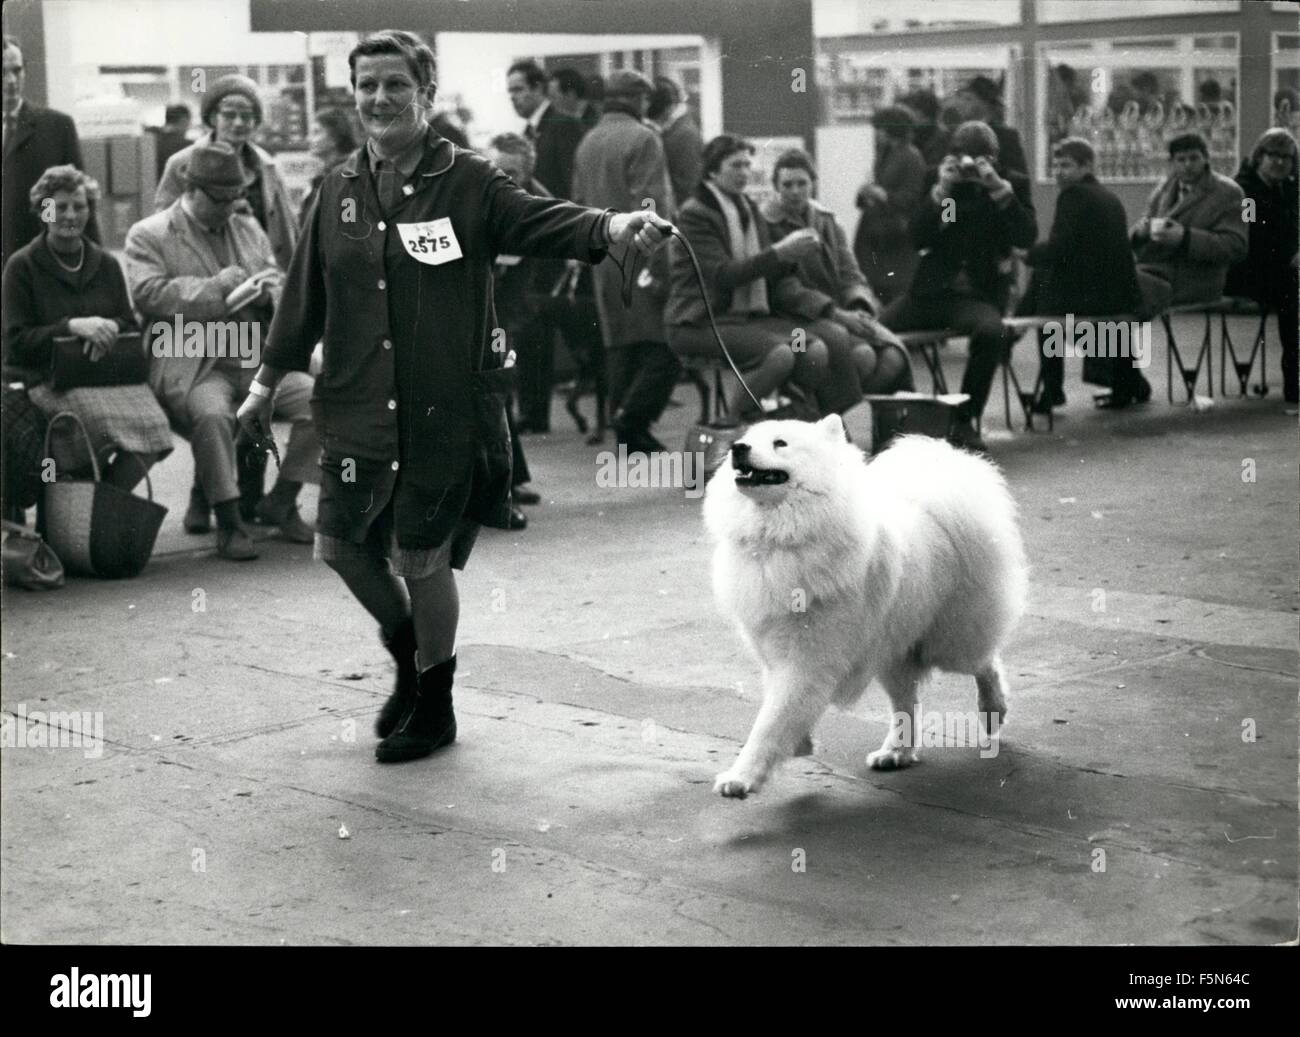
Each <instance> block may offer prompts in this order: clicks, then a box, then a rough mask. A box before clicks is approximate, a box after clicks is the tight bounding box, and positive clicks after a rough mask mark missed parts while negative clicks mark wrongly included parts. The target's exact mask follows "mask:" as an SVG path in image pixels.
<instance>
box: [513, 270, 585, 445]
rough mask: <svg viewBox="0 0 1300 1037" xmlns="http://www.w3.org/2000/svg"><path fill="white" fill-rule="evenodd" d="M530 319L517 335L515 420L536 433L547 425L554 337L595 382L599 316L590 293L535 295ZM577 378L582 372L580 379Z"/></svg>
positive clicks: (551, 389) (551, 391)
mask: <svg viewBox="0 0 1300 1037" xmlns="http://www.w3.org/2000/svg"><path fill="white" fill-rule="evenodd" d="M531 309H532V311H533V314H534V316H533V318H532V319H531V320H530V321H529V322H528V324H527V325H526V326H525V327H522V328H520V329H519V330H518V332H517V333H516V336H517V337H516V341H517V342H519V344H520V347H521V348H520V349H519V358H518V368H519V375H518V384H519V420H520V423H521V424H523V425H524V426H526V427H528V428H532V429H536V430H538V431H547V430H549V429H550V427H551V396H552V394H553V393H554V389H555V333H556V332H557V331H558V332H559V333H560V334H561V335H562V336H563V337H564V344H565V345H566V346H567V347H568V349H569V353H570V354H571V355H572V356H573V359H574V362H575V363H576V364H577V365H578V368H579V370H580V372H581V373H582V374H588V375H589V376H591V377H592V379H593V381H596V380H598V378H599V371H600V368H599V362H600V359H601V356H600V354H601V351H602V350H603V348H604V346H603V344H602V342H601V337H600V318H599V317H598V316H597V314H596V304H595V302H594V301H593V299H592V297H591V295H590V294H589V293H588V294H583V293H581V292H580V293H579V294H578V295H577V297H576V298H574V299H570V298H569V297H568V296H567V295H559V296H552V295H540V294H538V295H534V296H533V297H532V306H531ZM579 377H581V374H580V375H579Z"/></svg>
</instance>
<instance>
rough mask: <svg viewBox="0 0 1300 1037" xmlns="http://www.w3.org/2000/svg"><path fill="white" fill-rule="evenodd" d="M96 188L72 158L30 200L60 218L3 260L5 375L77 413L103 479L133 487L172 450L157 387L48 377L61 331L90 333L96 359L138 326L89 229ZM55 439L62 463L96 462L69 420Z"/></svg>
mask: <svg viewBox="0 0 1300 1037" xmlns="http://www.w3.org/2000/svg"><path fill="white" fill-rule="evenodd" d="M98 195H99V186H98V185H97V184H96V183H95V181H94V180H92V179H91V178H90V177H88V176H87V175H86V174H85V173H83V172H81V171H80V170H79V169H77V168H75V167H74V166H52V167H51V168H49V169H47V170H46V171H45V172H44V174H42V176H41V178H40V179H39V180H38V181H37V182H36V184H35V185H34V186H33V187H32V190H31V203H32V208H33V209H34V210H35V211H36V212H37V213H43V212H44V213H48V214H49V215H51V216H52V217H53V219H52V220H50V221H49V222H47V223H44V224H43V226H44V227H45V232H44V233H43V234H41V235H40V236H39V237H36V238H34V239H33V240H32V241H31V242H29V243H28V244H27V245H25V246H23V247H22V248H20V249H19V250H18V251H17V252H15V253H14V254H13V255H12V256H10V257H9V262H8V264H6V266H5V269H4V291H3V296H4V307H3V310H4V368H5V378H6V381H9V380H12V379H20V380H22V381H23V382H24V383H25V384H26V385H27V387H28V395H29V397H30V399H31V401H32V402H33V403H34V404H36V406H37V407H39V408H40V409H41V410H42V411H44V412H45V414H46V416H47V417H53V416H54V415H55V414H57V413H59V412H60V411H71V412H72V413H74V414H76V415H77V417H78V418H80V419H81V423H82V425H84V426H85V429H86V433H87V435H89V437H90V440H91V445H92V448H93V449H94V451H95V454H96V456H97V458H98V460H99V462H100V464H101V465H107V469H106V471H105V474H104V478H105V479H106V480H107V481H108V482H110V483H112V484H114V485H115V486H120V487H122V488H123V489H128V490H129V489H131V488H132V487H133V486H135V485H136V483H138V482H139V481H140V480H141V479H143V478H144V475H145V472H146V471H147V470H148V468H149V466H150V465H152V464H153V463H154V462H155V461H158V460H159V459H161V458H163V457H166V456H167V455H168V454H170V453H171V451H172V433H171V429H170V428H169V427H168V424H167V416H166V415H165V414H164V413H163V410H162V408H161V407H160V406H159V405H158V401H157V400H156V399H155V398H154V395H153V392H152V390H150V388H149V386H148V385H147V384H145V383H144V382H143V381H141V382H140V383H139V384H138V385H106V386H84V387H80V388H78V387H72V388H67V389H63V390H61V391H57V390H55V389H54V387H53V386H52V385H50V384H49V382H48V375H49V371H50V363H51V357H52V350H53V348H54V340H55V339H56V338H59V337H63V336H73V337H76V338H80V339H82V340H83V341H84V342H85V352H86V354H87V355H88V356H89V357H90V359H91V360H92V361H96V362H98V361H99V360H100V359H101V358H102V357H103V355H104V354H105V352H107V351H108V349H109V348H110V347H111V346H112V345H113V342H114V340H115V339H116V337H117V335H118V333H119V332H122V331H135V330H137V324H136V319H135V315H134V314H133V313H132V312H131V300H130V298H129V297H128V295H127V290H126V279H125V278H124V277H123V276H122V268H121V266H119V265H118V262H117V260H116V259H114V258H113V255H112V254H111V253H109V252H106V251H104V250H103V249H101V248H100V247H99V246H98V245H96V244H95V243H94V242H93V241H91V240H89V238H87V237H86V234H85V230H86V223H87V221H88V220H89V218H90V204H91V202H93V201H94V200H95V199H96V198H97V197H98ZM51 447H52V449H53V451H54V456H55V460H56V461H58V462H59V464H60V465H61V466H63V467H71V468H82V467H89V466H90V463H91V461H90V458H89V457H88V456H86V454H85V448H84V446H83V441H82V440H81V439H80V437H79V435H77V434H75V430H74V429H73V428H72V427H70V426H65V425H62V424H60V425H59V426H56V431H55V433H54V437H53V442H52V444H51ZM110 458H111V461H110Z"/></svg>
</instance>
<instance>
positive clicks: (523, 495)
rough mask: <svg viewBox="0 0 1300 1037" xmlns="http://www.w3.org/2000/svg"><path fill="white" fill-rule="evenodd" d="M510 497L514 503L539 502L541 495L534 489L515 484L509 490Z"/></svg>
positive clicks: (540, 501)
mask: <svg viewBox="0 0 1300 1037" xmlns="http://www.w3.org/2000/svg"><path fill="white" fill-rule="evenodd" d="M510 496H511V499H513V500H514V502H515V504H517V505H518V504H541V503H542V495H541V494H540V493H538V492H537V491H536V490H525V489H524V488H523V487H522V486H516V487H515V488H514V489H513V490H511V491H510Z"/></svg>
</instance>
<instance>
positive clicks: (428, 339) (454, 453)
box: [262, 131, 605, 549]
mask: <svg viewBox="0 0 1300 1037" xmlns="http://www.w3.org/2000/svg"><path fill="white" fill-rule="evenodd" d="M408 187H411V193H410V194H409V195H406V196H405V197H404V198H403V199H402V200H400V202H399V203H398V204H397V205H396V207H395V208H394V209H393V210H392V211H391V212H388V213H386V214H385V213H384V212H383V211H382V209H381V206H380V203H379V199H378V195H377V194H376V190H375V182H374V178H373V176H372V175H371V172H370V165H369V161H368V159H367V155H366V149H365V147H364V146H363V147H362V148H360V149H358V151H357V152H356V153H355V154H353V155H352V157H351V158H350V159H349V160H348V161H347V162H345V163H344V164H343V165H342V166H340V167H339V168H337V169H335V170H334V171H332V172H331V173H330V174H329V176H327V177H326V178H325V180H324V182H323V183H322V184H321V190H320V194H319V196H318V197H317V199H316V202H315V204H314V206H313V208H312V210H311V212H310V213H309V214H308V216H307V220H306V223H305V225H304V227H303V238H302V240H301V241H300V242H299V243H298V247H297V249H295V251H294V255H293V261H292V263H291V264H290V266H289V273H288V281H287V284H286V285H285V289H284V294H283V296H282V298H281V299H280V304H279V306H278V307H277V308H276V312H275V319H274V321H273V322H272V325H271V332H270V335H269V345H268V347H267V349H266V351H265V352H264V354H263V358H262V359H263V362H264V363H266V364H268V365H270V366H271V367H275V368H280V369H287V370H292V371H305V370H307V367H308V363H309V360H310V357H311V352H312V348H313V347H314V346H315V344H316V342H317V341H318V340H321V339H323V341H324V364H323V367H322V370H321V373H320V375H319V376H318V377H317V378H316V389H315V394H314V396H313V400H312V407H313V412H314V416H315V420H316V428H317V430H318V433H319V435H320V440H321V446H322V455H323V456H322V461H321V467H322V472H323V479H322V482H323V484H324V486H328V487H329V489H330V492H329V494H323V495H322V506H321V514H320V523H321V531H322V532H323V533H325V534H327V535H331V536H336V537H342V538H345V539H350V540H353V541H354V542H358V541H360V540H361V539H362V537H363V536H364V531H365V526H366V523H367V521H368V519H369V517H371V516H372V515H373V514H374V511H373V509H381V510H382V508H383V507H384V506H385V505H386V503H387V502H388V500H389V498H390V496H391V497H392V498H393V501H394V509H395V519H396V533H397V540H398V543H399V545H400V546H402V547H403V548H409V549H421V548H432V547H437V546H439V545H441V544H442V543H443V542H444V541H445V540H446V538H447V537H448V536H449V535H450V534H451V533H452V532H453V531H454V530H455V528H456V526H457V523H458V522H459V521H460V520H461V518H462V517H463V516H464V517H468V518H470V519H472V520H474V521H477V522H480V523H483V524H488V525H502V524H504V522H505V521H506V515H507V514H508V505H509V493H510V438H509V432H508V430H507V428H506V421H505V409H504V406H503V400H504V394H505V391H506V385H507V378H506V377H505V372H504V371H503V370H502V368H503V365H504V362H505V358H506V354H507V351H508V350H509V349H510V348H511V343H509V342H508V341H505V335H504V333H503V332H501V333H496V332H497V331H498V329H499V328H500V324H499V323H498V321H497V317H496V312H495V309H494V306H493V301H492V267H493V261H494V259H495V257H496V256H497V255H498V254H500V253H509V254H513V255H534V256H547V257H555V258H575V259H582V260H585V261H587V262H593V263H594V262H599V261H600V260H601V259H602V258H604V255H605V253H604V251H603V250H602V249H600V248H597V247H594V246H593V242H594V240H595V234H594V233H593V232H594V229H595V227H596V225H597V223H598V221H599V220H600V218H601V215H602V214H601V212H600V211H599V210H595V209H586V208H582V207H580V206H577V205H573V204H572V203H569V202H564V201H560V200H557V199H542V198H535V197H533V196H532V195H530V194H527V193H526V192H524V191H522V190H520V189H519V188H518V187H516V186H515V185H514V183H512V182H511V180H510V179H509V177H507V176H506V175H505V173H503V172H501V170H499V169H497V168H496V167H495V166H493V165H492V164H491V163H490V162H488V161H487V160H486V159H484V158H482V157H480V156H479V155H476V154H474V153H473V152H470V151H466V150H464V149H462V148H458V147H456V146H455V145H453V144H452V143H451V142H450V141H447V140H444V139H443V138H442V137H440V136H438V135H437V134H436V133H433V132H432V131H429V133H428V135H427V137H426V147H425V154H424V157H423V158H422V159H421V161H420V165H419V167H418V168H417V169H416V171H415V174H414V175H413V176H412V178H411V179H410V181H409V183H408ZM440 219H449V220H450V232H447V231H446V230H445V229H444V228H430V227H425V228H421V229H420V230H421V231H422V232H423V233H422V236H421V237H420V240H419V241H418V242H417V243H416V245H415V246H414V248H415V255H418V256H421V257H424V258H425V259H430V260H431V259H434V258H440V257H441V256H443V255H448V254H449V253H451V252H453V251H454V248H455V247H456V246H457V245H458V246H459V248H460V250H461V252H462V253H463V257H462V258H458V259H452V260H450V261H447V262H442V263H440V264H438V265H432V264H431V263H429V262H421V261H419V260H418V259H417V258H415V257H414V256H413V255H412V253H411V252H409V251H408V249H407V246H405V245H404V244H403V241H402V238H401V236H400V234H399V227H400V226H402V225H407V228H408V230H410V229H411V228H410V225H412V224H419V223H428V222H430V221H436V220H440ZM453 236H454V243H453ZM327 498H328V499H327Z"/></svg>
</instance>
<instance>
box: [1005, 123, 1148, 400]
mask: <svg viewBox="0 0 1300 1037" xmlns="http://www.w3.org/2000/svg"><path fill="white" fill-rule="evenodd" d="M1095 161H1096V155H1095V153H1094V151H1093V148H1092V145H1091V144H1089V143H1088V142H1087V141H1086V140H1084V139H1083V138H1082V137H1067V138H1066V139H1065V140H1062V141H1058V142H1057V143H1056V145H1055V146H1054V147H1053V148H1052V167H1053V173H1054V174H1055V176H1056V183H1057V185H1058V186H1059V187H1060V188H1061V193H1060V195H1058V196H1057V199H1056V216H1055V218H1054V219H1053V220H1052V230H1051V232H1050V233H1049V234H1048V236H1047V240H1046V241H1042V242H1039V243H1038V244H1037V245H1035V246H1034V247H1033V248H1031V249H1030V250H1029V256H1028V259H1027V262H1028V263H1029V265H1030V266H1032V267H1033V268H1034V277H1033V281H1032V283H1031V285H1030V289H1029V293H1028V294H1027V295H1026V296H1025V298H1024V300H1023V301H1022V303H1021V306H1020V311H1021V313H1026V314H1028V313H1042V314H1067V313H1073V314H1075V315H1076V316H1077V317H1104V316H1119V315H1121V314H1130V315H1131V314H1135V313H1137V312H1138V310H1139V308H1140V307H1141V303H1142V296H1141V293H1140V292H1139V291H1138V281H1137V267H1136V266H1135V265H1134V262H1133V251H1132V249H1131V248H1130V247H1129V242H1128V216H1127V215H1126V214H1125V212H1124V204H1123V203H1122V202H1121V201H1120V200H1119V199H1118V198H1117V197H1115V195H1114V194H1112V193H1111V192H1110V191H1108V190H1107V189H1106V188H1104V187H1102V186H1101V184H1099V183H1098V182H1097V178H1096V177H1095V176H1093V172H1092V168H1093V164H1094V162H1095ZM1042 363H1043V378H1042V381H1043V391H1042V395H1041V397H1040V398H1039V399H1038V400H1035V401H1034V408H1035V410H1037V411H1038V412H1039V413H1047V412H1048V411H1049V410H1050V409H1051V408H1052V407H1060V406H1062V405H1064V403H1065V390H1064V388H1063V384H1064V380H1065V358H1064V357H1060V356H1057V357H1049V356H1044V357H1043V360H1042ZM1104 363H1105V365H1106V366H1108V367H1112V368H1113V370H1112V371H1111V376H1110V377H1109V378H1108V379H1107V380H1106V384H1109V385H1111V386H1112V387H1113V389H1114V392H1115V393H1116V394H1118V395H1119V396H1128V397H1129V398H1139V397H1142V396H1149V395H1150V386H1147V387H1146V388H1145V389H1143V388H1142V383H1144V382H1145V381H1146V379H1145V378H1143V377H1142V375H1141V373H1140V372H1138V371H1137V370H1136V369H1134V367H1133V365H1132V363H1131V362H1129V361H1128V360H1127V359H1125V358H1122V357H1112V358H1107V359H1106V360H1105V361H1104Z"/></svg>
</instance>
